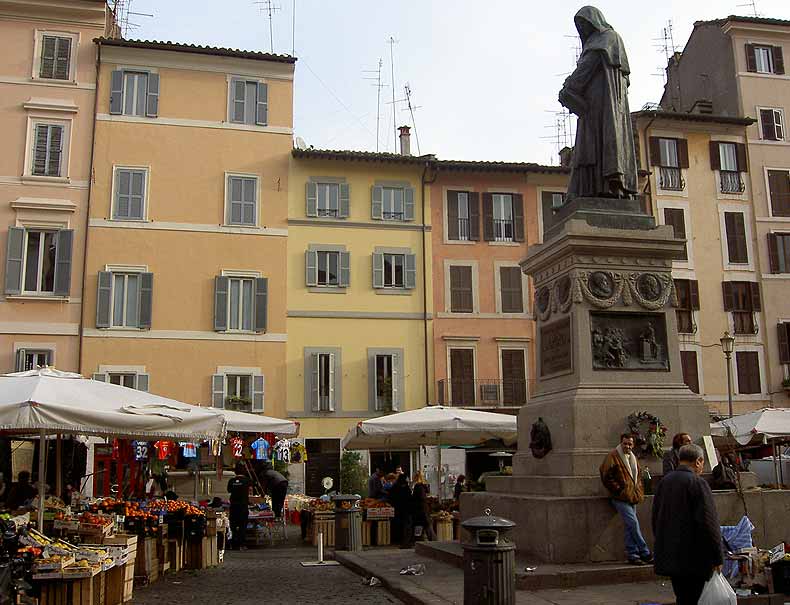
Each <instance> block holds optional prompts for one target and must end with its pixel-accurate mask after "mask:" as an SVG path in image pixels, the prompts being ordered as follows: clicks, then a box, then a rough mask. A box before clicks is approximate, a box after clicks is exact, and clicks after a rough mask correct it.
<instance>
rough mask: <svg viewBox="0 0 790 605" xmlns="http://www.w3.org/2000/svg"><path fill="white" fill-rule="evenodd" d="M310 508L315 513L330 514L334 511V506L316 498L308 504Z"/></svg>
mask: <svg viewBox="0 0 790 605" xmlns="http://www.w3.org/2000/svg"><path fill="white" fill-rule="evenodd" d="M310 508H311V509H312V510H313V511H315V512H331V511H333V510H335V505H334V503H333V502H325V501H323V500H319V499H317V498H316V499H315V500H313V501H312V502H311V503H310Z"/></svg>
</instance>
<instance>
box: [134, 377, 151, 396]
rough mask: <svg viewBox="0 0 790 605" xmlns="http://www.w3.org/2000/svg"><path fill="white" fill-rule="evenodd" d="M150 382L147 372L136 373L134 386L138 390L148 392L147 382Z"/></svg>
mask: <svg viewBox="0 0 790 605" xmlns="http://www.w3.org/2000/svg"><path fill="white" fill-rule="evenodd" d="M149 382H150V376H149V375H148V374H138V375H137V380H136V385H135V388H136V389H137V390H138V391H144V392H146V393H147V392H148V383H149Z"/></svg>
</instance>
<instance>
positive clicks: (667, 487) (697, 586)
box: [653, 444, 724, 605]
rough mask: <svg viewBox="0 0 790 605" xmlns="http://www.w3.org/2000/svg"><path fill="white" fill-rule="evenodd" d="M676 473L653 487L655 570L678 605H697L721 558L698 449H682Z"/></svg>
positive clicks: (691, 446) (713, 509)
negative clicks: (666, 578) (669, 586)
mask: <svg viewBox="0 0 790 605" xmlns="http://www.w3.org/2000/svg"><path fill="white" fill-rule="evenodd" d="M678 461H679V464H678V467H677V469H675V471H673V472H671V473H669V474H668V475H666V476H665V477H664V478H663V479H662V480H661V483H659V484H658V489H657V490H656V496H655V499H654V500H653V533H654V535H655V538H656V540H655V547H654V549H653V554H654V556H655V570H656V573H657V574H658V575H661V576H669V577H670V578H671V579H672V589H673V590H674V591H675V598H676V599H677V605H687V604H688V605H692V604H693V605H696V603H697V601H698V600H699V597H700V595H701V594H702V589H703V587H704V586H705V582H707V581H708V580H709V579H710V578H711V576H712V575H713V572H714V571H718V570H720V569H721V566H722V563H723V562H724V557H723V554H722V548H721V529H720V527H719V516H718V514H717V513H716V504H715V503H714V502H713V493H712V492H711V490H710V487H709V486H708V484H707V482H706V481H705V480H704V479H703V478H702V477H700V475H701V474H702V470H703V467H704V466H705V457H704V453H703V451H702V448H701V447H699V446H698V445H694V444H689V445H684V446H683V447H681V448H680V450H679V451H678Z"/></svg>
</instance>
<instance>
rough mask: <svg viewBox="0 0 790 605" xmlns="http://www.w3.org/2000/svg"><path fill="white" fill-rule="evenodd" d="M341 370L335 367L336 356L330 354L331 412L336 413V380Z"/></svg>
mask: <svg viewBox="0 0 790 605" xmlns="http://www.w3.org/2000/svg"><path fill="white" fill-rule="evenodd" d="M338 370H339V368H336V367H335V354H334V353H330V354H329V411H330V412H334V411H335V380H336V378H337V375H338V373H339V372H338Z"/></svg>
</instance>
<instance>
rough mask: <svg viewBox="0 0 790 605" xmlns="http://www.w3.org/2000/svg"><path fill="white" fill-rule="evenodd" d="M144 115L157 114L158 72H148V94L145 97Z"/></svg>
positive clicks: (154, 115) (152, 116) (153, 116)
mask: <svg viewBox="0 0 790 605" xmlns="http://www.w3.org/2000/svg"><path fill="white" fill-rule="evenodd" d="M145 115H147V116H148V117H149V118H155V117H157V116H158V115H159V74H155V73H149V74H148V94H146V97H145Z"/></svg>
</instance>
